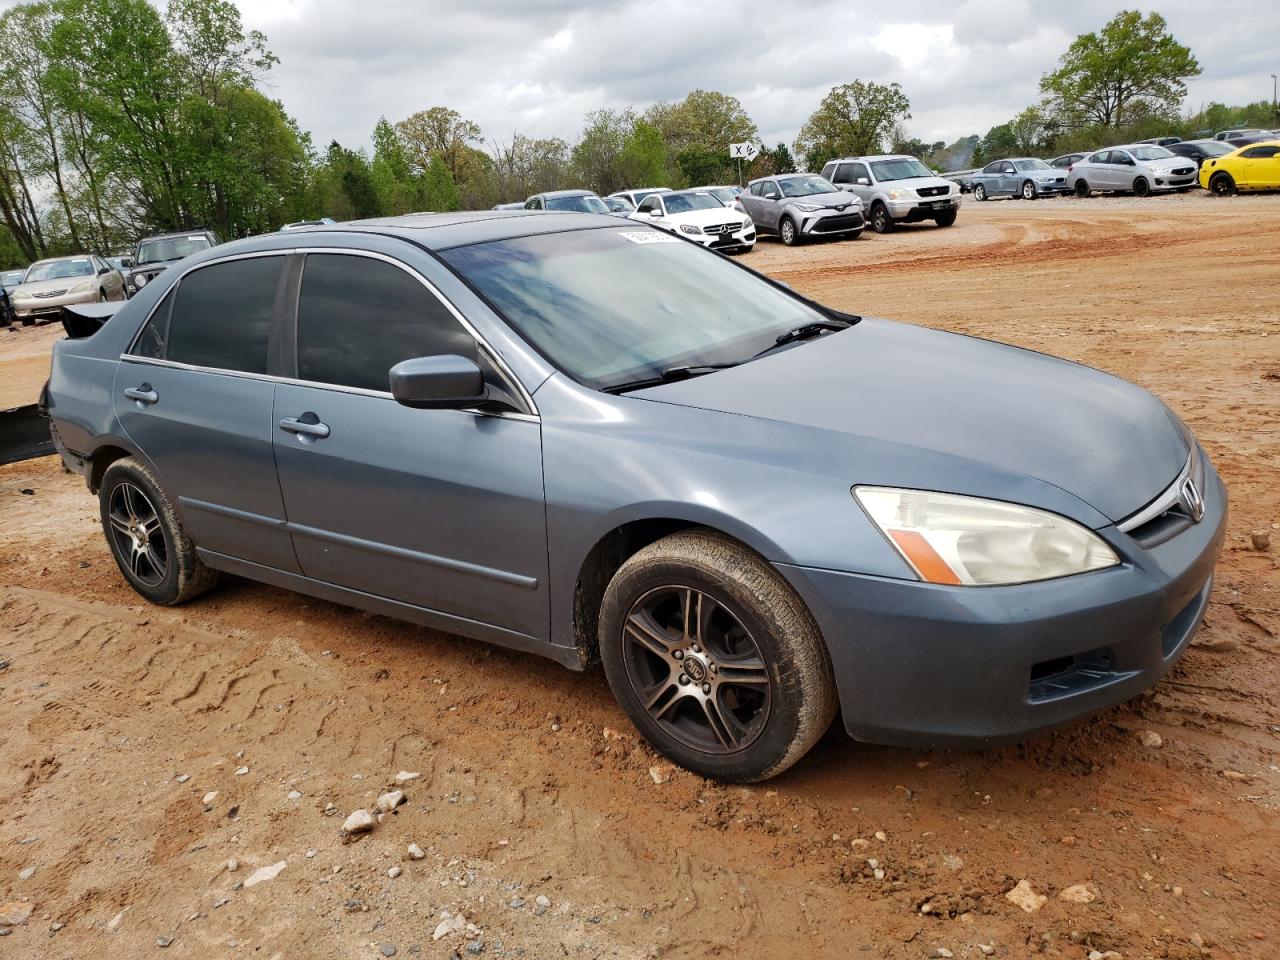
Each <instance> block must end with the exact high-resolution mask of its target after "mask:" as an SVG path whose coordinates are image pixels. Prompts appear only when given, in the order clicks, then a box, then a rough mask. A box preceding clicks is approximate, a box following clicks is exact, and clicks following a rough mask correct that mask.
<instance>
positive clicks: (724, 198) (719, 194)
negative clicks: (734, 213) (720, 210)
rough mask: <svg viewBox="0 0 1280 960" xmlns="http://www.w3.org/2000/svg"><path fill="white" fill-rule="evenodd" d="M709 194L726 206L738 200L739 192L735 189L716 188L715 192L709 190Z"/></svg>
mask: <svg viewBox="0 0 1280 960" xmlns="http://www.w3.org/2000/svg"><path fill="white" fill-rule="evenodd" d="M707 193H709V194H711V195H712V196H713V197H715V198H716V199H717V200H719V201H720V202H721V203H724V204H730V203H733V201H735V200H737V199H738V191H737V190H735V189H734V188H733V187H716V188H715V189H714V190H708V191H707Z"/></svg>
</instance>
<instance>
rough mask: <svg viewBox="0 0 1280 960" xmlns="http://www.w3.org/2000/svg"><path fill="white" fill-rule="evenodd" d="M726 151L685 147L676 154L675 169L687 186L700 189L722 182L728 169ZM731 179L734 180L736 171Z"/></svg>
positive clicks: (727, 154)
mask: <svg viewBox="0 0 1280 960" xmlns="http://www.w3.org/2000/svg"><path fill="white" fill-rule="evenodd" d="M729 163H730V161H729V152H728V151H727V150H709V149H708V148H706V147H685V148H684V149H683V150H681V151H680V152H679V153H677V154H676V167H677V168H679V170H680V177H681V180H682V181H683V182H684V183H685V184H686V185H688V186H691V187H700V186H706V185H708V184H715V183H721V182H723V181H724V180H725V179H726V177H725V171H726V170H727V169H728V167H729ZM733 177H734V178H735V179H736V177H737V171H736V170H735V171H734V174H733Z"/></svg>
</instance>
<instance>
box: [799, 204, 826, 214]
mask: <svg viewBox="0 0 1280 960" xmlns="http://www.w3.org/2000/svg"><path fill="white" fill-rule="evenodd" d="M796 209H797V210H803V211H804V212H805V213H817V212H818V211H819V210H821V209H822V208H821V207H820V206H818V205H817V204H816V203H797V204H796Z"/></svg>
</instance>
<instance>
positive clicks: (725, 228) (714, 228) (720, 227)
mask: <svg viewBox="0 0 1280 960" xmlns="http://www.w3.org/2000/svg"><path fill="white" fill-rule="evenodd" d="M741 229H742V224H741V223H713V224H711V226H709V227H703V228H702V232H703V233H709V234H711V236H713V237H718V236H719V235H720V234H722V233H733V231H735V230H741Z"/></svg>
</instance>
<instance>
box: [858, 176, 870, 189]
mask: <svg viewBox="0 0 1280 960" xmlns="http://www.w3.org/2000/svg"><path fill="white" fill-rule="evenodd" d="M857 182H858V185H859V186H863V187H869V186H871V181H870V180H869V179H867V178H866V177H859V178H858V180H857Z"/></svg>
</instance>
